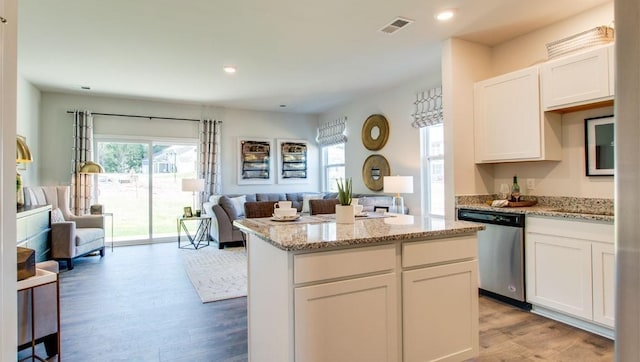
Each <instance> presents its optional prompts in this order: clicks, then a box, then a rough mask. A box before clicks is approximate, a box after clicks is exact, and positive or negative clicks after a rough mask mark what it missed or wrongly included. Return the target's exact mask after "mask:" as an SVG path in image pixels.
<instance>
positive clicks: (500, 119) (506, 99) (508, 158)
mask: <svg viewBox="0 0 640 362" xmlns="http://www.w3.org/2000/svg"><path fill="white" fill-rule="evenodd" d="M538 72H539V71H538V67H537V66H534V67H529V68H525V69H522V70H519V71H515V72H511V73H507V74H503V75H501V76H498V77H495V78H490V79H486V80H483V81H480V82H477V83H475V84H474V126H475V130H474V133H475V161H476V163H497V162H515V161H541V160H560V159H561V157H562V147H561V139H562V137H561V124H560V117H559V115H558V114H553V113H548V114H545V113H544V112H542V110H541V106H540V93H539V74H538Z"/></svg>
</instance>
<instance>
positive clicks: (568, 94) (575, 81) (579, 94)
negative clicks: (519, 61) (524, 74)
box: [541, 47, 613, 110]
mask: <svg viewBox="0 0 640 362" xmlns="http://www.w3.org/2000/svg"><path fill="white" fill-rule="evenodd" d="M541 83H542V99H543V101H542V104H543V108H544V109H545V110H553V109H559V108H564V107H568V106H574V105H580V104H585V103H589V102H592V101H598V100H603V99H606V98H609V97H610V95H611V94H612V93H613V90H611V91H610V90H609V87H610V85H609V54H608V48H607V47H603V48H598V49H595V50H592V51H588V52H585V53H580V54H576V55H572V56H568V57H564V58H562V59H558V60H553V61H549V62H547V63H544V64H543V65H542V75H541Z"/></svg>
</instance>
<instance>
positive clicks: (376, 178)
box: [362, 155, 391, 191]
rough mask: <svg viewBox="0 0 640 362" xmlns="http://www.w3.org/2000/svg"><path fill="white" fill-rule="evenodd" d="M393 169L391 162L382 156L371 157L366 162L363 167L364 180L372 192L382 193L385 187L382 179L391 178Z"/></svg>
mask: <svg viewBox="0 0 640 362" xmlns="http://www.w3.org/2000/svg"><path fill="white" fill-rule="evenodd" d="M390 174H391V169H390V168H389V162H387V159H386V158H384V157H383V156H381V155H371V156H369V157H367V159H366V160H364V164H363V165H362V180H363V181H364V184H365V186H367V187H368V188H369V190H372V191H381V190H382V189H383V187H384V183H383V180H382V178H383V177H384V176H389V175H390Z"/></svg>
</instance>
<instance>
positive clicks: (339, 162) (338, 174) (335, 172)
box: [322, 143, 345, 192]
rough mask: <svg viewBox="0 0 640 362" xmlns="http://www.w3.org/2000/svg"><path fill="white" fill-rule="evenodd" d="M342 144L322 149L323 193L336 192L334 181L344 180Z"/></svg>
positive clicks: (336, 187)
mask: <svg viewBox="0 0 640 362" xmlns="http://www.w3.org/2000/svg"><path fill="white" fill-rule="evenodd" d="M344 163H345V155H344V143H339V144H336V145H331V146H325V147H323V148H322V165H323V168H324V187H323V188H324V190H325V192H338V186H337V184H336V180H338V179H340V178H342V179H344V177H345V176H344V175H345V173H344Z"/></svg>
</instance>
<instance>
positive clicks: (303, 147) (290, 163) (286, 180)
mask: <svg viewBox="0 0 640 362" xmlns="http://www.w3.org/2000/svg"><path fill="white" fill-rule="evenodd" d="M277 144H278V183H281V184H292V183H296V184H301V183H307V182H308V176H309V175H308V169H307V160H308V151H309V146H308V143H307V141H305V140H285V139H279V140H278V141H277Z"/></svg>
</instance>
